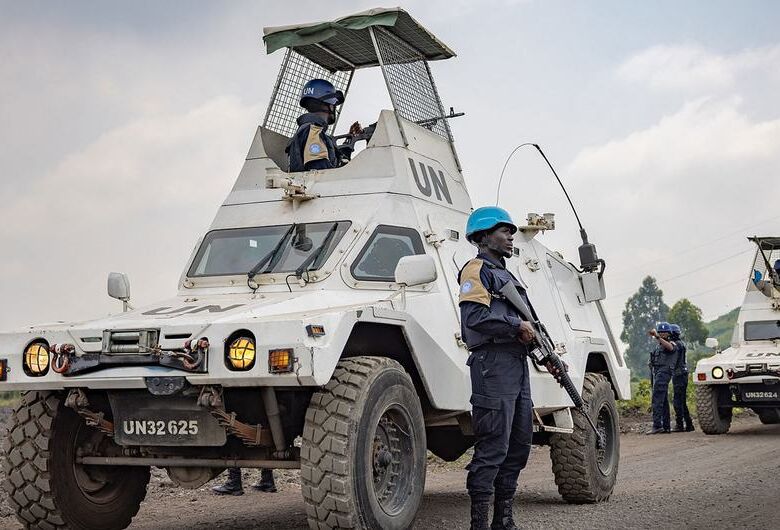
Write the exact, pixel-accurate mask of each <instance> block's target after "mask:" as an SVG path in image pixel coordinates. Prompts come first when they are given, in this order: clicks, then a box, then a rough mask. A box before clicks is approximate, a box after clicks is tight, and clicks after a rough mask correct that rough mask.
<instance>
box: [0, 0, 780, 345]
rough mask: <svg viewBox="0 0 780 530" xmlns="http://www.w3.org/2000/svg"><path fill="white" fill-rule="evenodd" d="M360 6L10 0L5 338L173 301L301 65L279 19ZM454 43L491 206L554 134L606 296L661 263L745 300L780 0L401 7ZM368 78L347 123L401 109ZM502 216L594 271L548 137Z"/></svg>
mask: <svg viewBox="0 0 780 530" xmlns="http://www.w3.org/2000/svg"><path fill="white" fill-rule="evenodd" d="M369 7H376V4H373V3H366V2H362V1H354V2H337V1H331V2H322V1H316V2H313V1H311V2H310V1H301V0H299V1H297V2H262V1H257V0H255V1H251V2H240V1H229V2H228V1H224V2H218V1H208V2H205V1H203V2H198V1H187V2H184V1H166V2H159V1H138V0H134V1H132V2H130V1H127V2H115V1H97V0H95V1H79V0H71V1H69V2H54V1H50V2H39V1H31V0H27V1H24V2H22V1H3V2H0V12H1V13H2V17H0V197H1V198H2V206H0V253H1V254H0V299H1V300H2V305H0V329H9V328H14V327H18V326H21V325H25V324H31V323H39V322H46V321H52V320H60V319H62V320H72V319H83V318H89V317H97V316H101V315H104V314H106V313H108V312H110V311H116V310H119V307H120V304H119V303H118V302H116V301H114V300H111V299H109V298H108V297H107V296H106V294H105V281H106V276H107V274H108V272H110V271H123V272H126V273H128V274H129V275H130V278H131V284H132V292H133V299H134V301H135V303H137V304H145V303H151V302H153V301H155V300H156V299H161V298H165V297H168V296H171V295H173V294H175V289H176V282H177V280H178V277H179V274H180V272H181V269H182V268H183V267H184V265H185V261H186V260H187V258H188V257H189V254H190V251H191V249H192V246H193V244H194V243H195V241H196V239H197V237H198V235H199V234H200V233H202V232H203V231H204V230H205V229H206V228H207V227H208V225H209V223H210V222H211V219H212V217H213V215H214V213H215V211H216V208H217V207H218V205H219V204H220V203H221V202H222V201H223V199H224V197H225V195H226V194H227V192H228V191H229V189H230V187H231V186H232V184H233V182H234V180H235V178H236V176H237V174H238V171H239V169H240V167H241V164H242V162H243V159H244V157H245V155H246V151H247V149H248V147H249V143H250V141H251V138H252V135H253V133H254V129H255V127H256V126H257V125H258V124H259V123H260V121H262V115H263V113H264V111H265V106H266V104H267V102H268V98H269V96H270V91H271V88H272V85H273V81H274V79H275V77H276V75H277V71H278V66H279V63H280V60H281V57H282V53H281V52H277V53H275V54H273V55H270V56H267V55H265V53H264V50H263V48H262V45H261V38H260V37H261V32H262V27H263V26H274V25H283V24H293V23H298V22H307V21H317V20H323V19H329V18H335V17H337V16H341V15H345V14H349V13H351V12H354V11H359V10H363V9H366V8H369ZM403 7H405V8H406V9H407V10H408V11H409V12H410V13H411V14H412V16H414V17H415V18H417V19H418V20H419V21H420V22H422V23H423V24H424V25H425V26H426V27H428V28H429V29H430V30H431V31H433V32H434V33H435V34H436V35H437V36H438V37H439V38H440V39H442V40H443V41H444V42H445V43H447V44H448V45H449V46H450V47H451V48H453V49H454V50H455V51H456V52H457V53H458V58H456V59H454V60H450V61H444V62H437V63H432V69H433V73H434V75H435V76H436V79H437V84H438V88H439V90H440V92H441V94H442V99H443V102H444V104H445V105H446V106H447V107H449V106H454V107H455V109H456V110H457V111H463V112H466V116H465V117H463V118H459V119H457V120H455V121H453V122H452V127H453V130H454V134H455V137H456V141H457V147H458V150H459V153H460V156H461V159H462V162H463V165H464V170H465V175H466V179H467V182H468V184H469V187H470V190H471V193H472V196H473V199H474V204H475V205H481V204H487V203H491V202H492V201H493V200H494V197H495V192H496V183H497V181H498V175H499V173H500V170H501V167H502V166H503V164H504V161H505V159H506V157H507V155H508V154H509V153H510V152H511V151H512V149H513V148H514V147H515V146H516V145H518V144H520V143H522V142H525V141H534V142H537V143H539V144H541V145H542V147H543V148H544V149H545V151H546V152H547V154H548V156H549V158H550V159H551V161H552V162H553V164H555V165H556V166H557V169H558V171H559V173H560V174H561V176H562V178H563V180H564V181H565V182H566V183H567V185H568V187H569V191H570V193H571V195H572V198H573V200H574V202H575V204H576V205H577V206H578V208H579V213H580V217H581V218H582V220H583V223H584V224H585V226H586V228H587V229H588V233H589V235H590V238H591V240H592V241H593V242H595V243H596V244H597V245H598V251H599V254H600V256H601V257H603V258H605V259H606V260H607V262H608V269H607V270H608V272H607V282H608V285H607V288H608V296H609V297H610V298H609V299H608V300H607V309H608V313H609V315H610V317H611V319H612V324H613V327H614V328H615V330H616V332H618V333H619V330H620V329H621V323H620V312H621V310H622V308H623V305H624V303H625V300H626V298H627V296H628V295H630V294H631V293H632V292H633V291H635V290H636V288H637V287H638V286H639V283H640V281H641V279H642V277H644V276H645V275H647V274H652V275H654V276H655V277H656V278H658V279H659V280H660V281H661V287H662V288H663V290H664V294H665V300H666V302H667V303H668V304H669V305H671V304H672V303H674V302H675V301H676V300H678V299H679V298H681V297H689V298H691V300H692V301H693V302H694V303H696V304H698V305H699V306H700V307H701V308H702V309H703V311H704V315H705V317H706V318H708V319H709V318H713V317H715V316H718V315H719V314H721V313H724V312H726V311H727V310H729V309H731V308H733V307H736V306H737V305H739V303H740V302H741V298H742V294H743V292H744V285H745V281H746V278H747V274H748V272H749V268H750V266H751V262H752V249H751V246H750V244H749V243H747V241H746V240H745V236H747V235H752V234H754V233H757V234H765V235H780V211H778V209H777V208H776V205H777V197H778V196H780V103H779V102H778V97H777V94H778V93H780V34H778V27H780V3H778V2H771V1H766V2H761V1H741V2H733V1H713V0H707V1H688V2H683V1H679V0H677V1H656V2H625V1H591V2H584V1H579V2H574V1H569V2H563V1H554V0H545V1H541V0H539V1H534V0H527V1H523V0H514V1H512V0H504V1H500V0H495V1H484V2H470V1H466V0H455V1H452V0H450V1H444V0H434V1H431V0H427V1H422V0H420V1H415V2H403ZM378 82H379V81H378V79H377V78H376V77H375V76H374V77H372V75H371V74H370V73H369V72H359V73H358V74H357V76H356V80H355V84H354V85H353V87H352V90H351V93H350V98H349V100H348V102H347V104H346V105H345V111H344V112H345V120H344V121H342V123H343V124H347V123H349V122H350V121H349V120H350V119H351V118H360V119H361V120H362V121H363V122H364V123H370V122H372V121H374V120H375V117H376V116H377V114H378V111H379V109H380V108H383V107H387V106H388V102H387V98H386V97H385V96H384V95H383V94H382V92H381V90H379V88H380V85H379V84H378ZM501 205H502V206H504V207H507V208H508V209H509V210H510V211H511V213H512V214H513V215H514V216H515V219H516V220H518V221H520V220H522V219H524V218H525V215H526V213H528V212H540V213H541V212H548V211H551V212H556V213H557V220H558V228H557V230H556V231H555V232H553V233H549V234H547V235H544V236H542V239H543V241H544V242H545V243H546V244H547V245H549V246H551V247H553V248H557V249H560V250H561V251H562V252H563V254H564V256H566V257H567V258H568V259H571V260H576V246H577V244H578V241H577V231H576V226H575V225H574V221H573V217H572V216H571V214H570V213H569V211H568V209H567V205H566V203H565V201H564V198H563V196H562V194H561V192H560V190H559V189H558V188H557V187H556V185H555V182H554V180H553V179H552V177H551V175H550V174H549V173H548V171H547V169H546V166H544V165H543V162H542V161H541V160H540V159H539V158H538V155H536V154H535V153H534V152H533V151H531V150H527V151H524V150H521V151H519V152H518V153H517V154H516V155H515V157H514V158H513V159H512V161H511V162H510V163H509V166H508V169H507V174H506V176H505V183H504V185H503V188H502V199H501Z"/></svg>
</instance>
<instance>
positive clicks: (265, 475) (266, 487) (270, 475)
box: [252, 469, 276, 493]
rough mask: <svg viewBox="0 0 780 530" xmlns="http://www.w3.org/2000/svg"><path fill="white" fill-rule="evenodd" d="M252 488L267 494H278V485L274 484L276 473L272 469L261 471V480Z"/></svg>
mask: <svg viewBox="0 0 780 530" xmlns="http://www.w3.org/2000/svg"><path fill="white" fill-rule="evenodd" d="M252 488H254V489H256V490H257V491H265V492H266V493H276V483H275V482H274V472H273V470H272V469H261V470H260V480H258V481H257V482H256V483H255V484H252Z"/></svg>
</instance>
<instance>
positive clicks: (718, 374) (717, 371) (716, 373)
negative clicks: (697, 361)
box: [712, 366, 723, 379]
mask: <svg viewBox="0 0 780 530" xmlns="http://www.w3.org/2000/svg"><path fill="white" fill-rule="evenodd" d="M712 378H713V379H723V368H721V367H720V366H716V367H715V368H713V369H712Z"/></svg>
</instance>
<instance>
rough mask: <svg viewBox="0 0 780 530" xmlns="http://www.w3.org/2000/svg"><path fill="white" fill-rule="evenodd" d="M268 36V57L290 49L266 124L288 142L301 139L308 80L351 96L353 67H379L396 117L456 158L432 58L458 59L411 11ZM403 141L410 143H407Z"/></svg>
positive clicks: (376, 13)
mask: <svg viewBox="0 0 780 530" xmlns="http://www.w3.org/2000/svg"><path fill="white" fill-rule="evenodd" d="M264 33H265V35H264V40H265V43H266V46H267V51H268V53H273V52H274V51H276V50H278V49H280V48H287V52H286V54H285V56H284V59H283V61H282V66H281V69H280V71H279V75H278V77H277V80H276V84H275V86H274V89H273V93H272V95H271V101H270V103H269V105H268V110H267V111H266V114H265V119H264V121H263V127H264V128H265V129H267V130H270V131H273V132H275V133H278V134H281V135H283V136H285V137H287V138H290V137H292V136H293V134H295V131H296V130H297V129H298V124H297V121H296V120H297V118H298V117H299V116H300V115H301V108H300V105H299V99H300V94H301V90H302V88H303V85H304V84H305V83H306V82H307V81H309V80H310V79H315V78H320V79H325V80H327V81H330V82H331V83H333V85H334V86H335V87H336V89H338V90H341V91H342V92H344V96H345V97H347V95H348V92H349V87H350V84H351V82H352V77H353V75H354V74H355V70H357V69H359V68H369V67H374V66H379V67H380V68H381V70H382V74H383V76H384V80H385V84H386V86H387V90H388V93H389V95H390V101H391V102H392V105H393V109H394V110H395V113H396V117H397V118H399V119H400V118H403V119H405V120H407V121H410V122H413V123H416V124H417V125H420V126H422V127H425V128H426V129H428V130H430V131H432V132H434V133H436V134H438V135H439V136H441V137H442V138H444V139H445V140H447V141H448V142H449V144H450V146H451V148H452V152H453V155H454V156H455V160H456V162H457V161H458V157H457V153H456V152H455V146H454V144H453V136H452V131H451V129H450V126H449V123H448V122H447V119H448V117H451V116H447V115H446V114H445V112H444V106H443V105H442V102H441V98H440V96H439V92H438V90H437V89H436V83H435V82H434V80H433V76H432V75H431V70H430V67H429V65H428V61H429V60H438V59H448V58H450V57H454V56H455V54H454V52H452V50H450V49H449V48H448V47H447V46H446V45H445V44H443V43H442V42H440V41H439V40H438V39H437V38H436V37H435V36H433V35H432V34H431V33H429V32H428V31H427V30H426V29H425V28H424V27H422V26H421V25H420V24H419V23H418V22H417V21H416V20H414V19H413V18H412V17H411V16H409V14H408V13H406V12H405V11H403V10H401V9H372V10H369V11H365V12H363V13H359V14H357V15H351V16H349V17H344V18H341V19H337V20H335V21H332V22H322V23H317V24H307V25H303V26H284V27H279V28H265V30H264ZM336 119H337V120H338V114H337V117H336ZM334 128H335V126H334ZM401 131H402V135H403V134H404V133H403V128H401ZM404 142H405V143H407V145H408V142H406V138H404ZM457 163H458V166H459V167H458V169H460V163H459V162H457Z"/></svg>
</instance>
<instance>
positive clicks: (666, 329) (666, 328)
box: [655, 322, 672, 333]
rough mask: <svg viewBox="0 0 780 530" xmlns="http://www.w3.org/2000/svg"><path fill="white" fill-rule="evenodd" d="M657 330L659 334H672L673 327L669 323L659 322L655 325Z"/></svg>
mask: <svg viewBox="0 0 780 530" xmlns="http://www.w3.org/2000/svg"><path fill="white" fill-rule="evenodd" d="M655 330H656V331H657V332H658V333H672V325H671V324H669V323H668V322H658V323H657V324H656V325H655Z"/></svg>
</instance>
